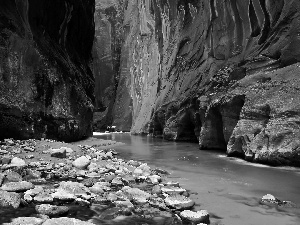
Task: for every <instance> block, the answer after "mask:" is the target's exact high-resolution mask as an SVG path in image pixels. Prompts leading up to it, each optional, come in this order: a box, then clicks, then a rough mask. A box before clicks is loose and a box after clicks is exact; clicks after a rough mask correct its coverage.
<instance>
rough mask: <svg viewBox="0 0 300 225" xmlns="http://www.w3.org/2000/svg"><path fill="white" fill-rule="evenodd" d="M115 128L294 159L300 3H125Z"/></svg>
mask: <svg viewBox="0 0 300 225" xmlns="http://www.w3.org/2000/svg"><path fill="white" fill-rule="evenodd" d="M123 4H124V7H125V11H124V20H123V27H122V31H123V32H124V34H123V35H124V36H123V39H124V40H123V41H124V43H123V44H122V51H121V56H120V70H119V81H118V88H117V92H116V98H115V103H114V107H113V110H112V116H113V122H112V124H113V125H116V126H117V127H119V129H129V128H130V129H131V132H132V133H136V134H143V133H145V134H152V135H155V136H163V137H164V138H165V139H168V140H175V141H199V145H200V148H201V149H221V150H224V151H227V154H228V155H230V156H238V157H241V158H245V159H247V160H249V161H255V162H262V163H267V164H271V165H292V166H300V141H299V140H300V139H299V138H300V127H299V124H300V117H299V115H300V111H299V110H300V95H299V94H300V89H299V87H298V86H299V84H300V80H299V79H300V78H299V77H300V76H299V75H300V64H299V63H298V62H299V60H300V38H299V35H300V15H299V12H300V2H299V1H298V0H243V1H242V0H226V1H224V0H210V1H204V0H200V1H196V0H163V1H161V0H141V1H140V0H131V1H125V2H124V3H123Z"/></svg>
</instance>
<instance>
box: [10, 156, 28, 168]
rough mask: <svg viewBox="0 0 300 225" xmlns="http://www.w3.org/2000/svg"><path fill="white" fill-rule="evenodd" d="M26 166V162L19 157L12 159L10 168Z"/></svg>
mask: <svg viewBox="0 0 300 225" xmlns="http://www.w3.org/2000/svg"><path fill="white" fill-rule="evenodd" d="M25 165H26V162H25V161H24V160H23V159H20V158H18V157H14V158H12V160H11V162H10V166H18V167H21V166H25Z"/></svg>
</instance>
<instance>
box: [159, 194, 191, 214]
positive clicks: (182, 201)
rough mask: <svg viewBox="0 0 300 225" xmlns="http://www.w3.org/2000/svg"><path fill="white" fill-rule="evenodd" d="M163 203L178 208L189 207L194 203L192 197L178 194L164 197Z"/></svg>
mask: <svg viewBox="0 0 300 225" xmlns="http://www.w3.org/2000/svg"><path fill="white" fill-rule="evenodd" d="M165 203H166V205H167V206H169V207H171V208H175V209H178V210H183V209H190V208H192V207H193V206H194V205H195V202H194V201H193V200H192V199H189V198H187V197H185V196H182V195H178V194H177V195H171V196H168V197H166V198H165Z"/></svg>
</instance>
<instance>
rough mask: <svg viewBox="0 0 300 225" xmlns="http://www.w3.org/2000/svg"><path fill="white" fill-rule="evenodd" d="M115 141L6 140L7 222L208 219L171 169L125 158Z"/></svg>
mask: <svg viewBox="0 0 300 225" xmlns="http://www.w3.org/2000/svg"><path fill="white" fill-rule="evenodd" d="M118 144H120V143H117V142H115V141H108V140H99V139H89V140H86V141H83V142H82V143H80V142H79V143H73V144H70V143H63V142H56V141H53V140H26V141H20V140H13V139H5V140H4V141H3V142H1V143H0V160H1V161H0V163H1V164H0V166H1V167H0V168H1V170H0V187H1V188H0V206H1V208H0V209H1V210H0V223H1V224H6V225H7V224H11V225H17V224H24V225H25V224H43V225H51V224H60V225H63V224H66V225H67V224H75V223H76V224H83V225H85V224H86V225H88V224H123V225H124V224H131V225H133V224H208V223H209V214H208V212H207V211H206V210H200V211H192V210H193V206H194V204H195V203H194V201H193V200H192V199H190V198H189V193H188V191H186V190H185V189H183V188H181V187H180V184H179V183H178V182H173V181H170V180H168V172H167V171H164V170H162V169H158V168H155V169H153V168H150V167H149V166H148V165H147V164H146V163H141V162H137V161H133V160H129V161H125V160H123V159H119V158H117V157H116V155H117V153H116V152H115V151H114V150H113V149H112V147H113V146H115V145H118Z"/></svg>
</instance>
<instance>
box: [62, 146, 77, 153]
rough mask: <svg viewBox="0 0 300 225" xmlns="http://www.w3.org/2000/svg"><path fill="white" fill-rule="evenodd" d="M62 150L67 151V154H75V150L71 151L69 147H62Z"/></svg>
mask: <svg viewBox="0 0 300 225" xmlns="http://www.w3.org/2000/svg"><path fill="white" fill-rule="evenodd" d="M60 149H61V150H66V152H67V154H71V153H73V152H74V150H73V149H71V148H68V147H61V148H60Z"/></svg>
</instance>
